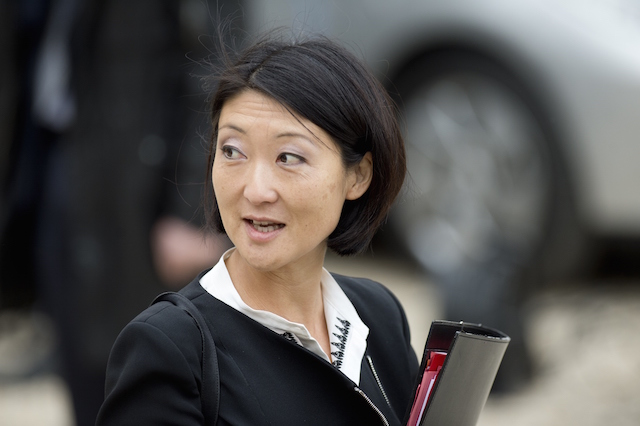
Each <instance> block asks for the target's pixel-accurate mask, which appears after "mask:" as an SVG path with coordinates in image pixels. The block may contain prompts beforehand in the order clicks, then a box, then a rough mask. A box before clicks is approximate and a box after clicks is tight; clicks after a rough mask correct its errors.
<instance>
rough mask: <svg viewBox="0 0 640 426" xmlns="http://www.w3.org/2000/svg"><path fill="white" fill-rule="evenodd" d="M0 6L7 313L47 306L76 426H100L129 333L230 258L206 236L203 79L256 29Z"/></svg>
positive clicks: (224, 12)
mask: <svg viewBox="0 0 640 426" xmlns="http://www.w3.org/2000/svg"><path fill="white" fill-rule="evenodd" d="M0 1H1V3H0V15H1V16H2V17H1V18H0V20H1V22H0V24H2V25H0V26H1V27H2V29H1V30H0V31H1V36H2V42H1V43H2V46H1V47H0V49H1V50H0V55H2V56H1V59H0V63H2V65H0V67H1V68H0V70H1V71H2V74H0V78H1V79H2V95H1V97H0V102H1V103H0V107H1V108H2V109H1V110H0V114H1V116H0V120H1V122H0V125H1V126H0V132H1V135H2V150H0V161H1V162H0V166H1V168H0V172H1V173H2V176H0V178H1V179H2V183H3V188H2V190H3V192H2V195H1V197H2V198H0V200H1V202H2V205H1V207H2V217H1V218H0V238H1V256H0V274H1V275H0V277H1V281H0V284H1V286H0V287H1V289H2V293H1V295H2V296H1V299H0V303H1V304H2V306H3V307H5V308H7V307H29V306H32V305H33V304H34V303H35V302H37V303H38V304H39V305H42V306H44V307H45V309H46V310H47V311H48V313H49V314H50V315H51V317H52V319H53V320H54V323H55V325H56V329H57V335H58V339H59V343H60V345H59V347H60V360H61V362H60V364H61V365H60V368H61V373H62V375H63V377H64V378H65V380H66V381H67V383H68V385H69V389H70V391H71V395H72V398H73V403H74V409H75V415H76V422H77V425H78V426H84V425H93V424H94V423H95V416H96V413H97V411H98V408H99V406H100V404H101V402H102V399H103V396H104V390H103V389H104V370H105V366H106V362H107V357H108V354H109V351H110V349H111V345H112V343H113V341H114V340H115V338H116V336H117V334H118V333H119V331H120V330H121V329H122V327H123V326H124V325H125V324H126V323H127V322H128V321H129V320H131V319H132V318H133V317H134V316H135V315H136V314H137V313H138V312H140V311H141V310H142V309H144V308H145V307H146V306H147V305H148V303H149V302H150V301H151V300H152V299H153V297H154V296H155V295H156V294H157V293H159V292H160V291H162V290H163V284H164V286H165V287H166V286H167V285H169V286H172V287H174V288H175V287H179V286H181V285H183V284H186V283H187V282H188V280H190V279H191V278H192V276H193V275H194V273H195V271H196V270H199V269H203V268H204V267H206V266H208V265H212V264H213V263H215V261H216V260H217V257H218V256H219V254H220V253H221V251H222V250H223V249H224V247H225V245H226V241H225V240H223V239H221V238H218V237H216V236H209V237H207V239H206V240H204V239H203V238H202V237H201V236H200V233H199V230H198V227H199V225H200V219H201V215H202V212H200V211H198V209H197V208H198V206H199V199H200V195H201V193H200V192H201V188H202V187H201V183H202V182H203V179H204V176H205V167H206V164H205V155H204V148H203V144H202V141H201V136H200V135H203V134H206V133H207V129H206V126H207V125H208V123H207V116H206V104H205V98H204V96H203V95H202V92H203V91H202V88H201V82H200V81H199V80H198V79H197V78H195V77H193V75H192V74H198V73H199V74H203V75H204V74H207V73H208V71H209V70H207V69H204V68H199V66H198V65H196V64H195V62H194V60H195V61H198V60H200V59H202V58H205V57H208V56H209V55H210V54H211V53H212V51H210V50H208V49H207V48H206V47H205V46H206V45H207V38H206V36H207V35H209V36H210V35H212V34H214V28H213V27H215V26H216V25H218V23H219V22H221V21H222V20H223V19H224V16H228V15H233V16H234V24H235V27H238V28H240V27H241V22H240V21H239V19H241V17H242V15H241V13H240V12H239V4H238V0H227V1H211V2H210V3H211V4H207V2H206V1H204V0H181V1H176V0H161V1H158V0H156V1H151V0H140V1H135V2H131V1H127V0H0ZM217 11H221V14H220V16H218V14H217ZM201 36H204V37H205V38H204V39H202V40H201V39H200V37H201ZM7 141H8V142H9V143H7Z"/></svg>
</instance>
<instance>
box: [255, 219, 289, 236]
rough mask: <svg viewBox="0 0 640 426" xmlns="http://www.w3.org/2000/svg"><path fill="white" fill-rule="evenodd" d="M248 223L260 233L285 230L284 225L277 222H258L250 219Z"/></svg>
mask: <svg viewBox="0 0 640 426" xmlns="http://www.w3.org/2000/svg"><path fill="white" fill-rule="evenodd" d="M248 222H249V223H250V224H251V226H253V228H254V229H255V230H257V231H258V232H265V233H266V232H273V231H275V230H276V229H281V228H284V223H277V222H269V221H258V220H251V219H248Z"/></svg>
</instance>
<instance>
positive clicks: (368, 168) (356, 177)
mask: <svg viewBox="0 0 640 426" xmlns="http://www.w3.org/2000/svg"><path fill="white" fill-rule="evenodd" d="M350 172H351V173H352V177H350V180H351V182H350V186H349V188H348V189H347V194H346V197H345V198H346V199H347V200H357V199H358V198H360V197H362V194H364V193H365V192H367V189H369V185H370V184H371V178H372V177H373V157H372V156H371V152H367V153H366V154H365V155H364V157H362V160H360V163H358V164H357V165H356V166H355V167H353V169H351V170H350Z"/></svg>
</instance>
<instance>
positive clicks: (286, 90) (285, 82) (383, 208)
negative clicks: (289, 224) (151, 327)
mask: <svg viewBox="0 0 640 426" xmlns="http://www.w3.org/2000/svg"><path fill="white" fill-rule="evenodd" d="M216 80H217V81H216V83H217V90H216V92H215V95H214V96H213V97H212V99H211V103H210V107H211V122H212V128H213V131H212V134H211V140H210V143H209V154H208V163H207V164H208V166H207V167H208V169H207V180H206V189H205V203H204V206H205V216H206V218H207V226H208V227H209V228H212V229H214V230H216V231H219V232H225V231H224V226H223V224H222V219H221V217H220V212H219V211H218V206H217V202H216V200H215V194H214V192H213V186H212V182H211V173H212V171H211V168H212V165H213V160H214V156H215V151H216V140H217V130H218V120H219V118H220V112H221V110H222V107H223V106H224V104H225V102H227V101H228V100H229V99H231V98H232V97H234V96H236V95H238V94H240V93H241V92H243V91H245V90H255V91H258V92H260V93H263V94H265V95H267V96H269V97H271V98H273V99H275V100H276V101H277V102H279V103H281V104H282V105H284V106H285V107H286V108H288V109H289V111H291V112H294V113H296V114H298V115H299V116H301V117H303V118H305V119H307V120H309V121H311V122H313V123H314V124H315V125H317V126H319V127H320V128H322V129H323V130H324V131H325V132H327V134H329V135H330V136H331V138H332V139H333V141H334V142H335V143H336V145H337V146H338V147H339V149H340V154H341V157H342V161H343V164H344V165H345V167H346V168H349V167H353V166H355V165H357V164H358V163H359V162H360V160H361V159H362V158H363V156H364V155H365V154H366V153H367V152H371V154H372V161H373V177H372V181H371V184H370V186H369V188H368V189H367V191H366V192H365V193H364V194H363V195H362V197H360V198H358V199H356V200H346V201H345V204H344V207H343V210H342V213H341V216H340V220H339V222H338V225H337V227H336V229H335V230H334V231H333V232H332V233H331V235H330V236H329V239H328V247H329V248H330V249H331V250H333V251H335V252H336V253H338V254H339V255H350V254H355V253H359V252H362V251H363V250H364V249H366V248H367V247H368V245H369V243H370V242H371V239H372V238H373V236H374V234H375V233H376V232H377V230H378V228H379V227H380V226H381V225H382V223H383V222H384V221H385V220H386V217H387V214H388V212H389V209H390V207H391V205H392V204H393V202H394V200H395V198H396V196H397V195H398V193H399V192H400V189H401V187H402V184H403V182H404V177H405V174H406V158H405V149H404V142H403V138H402V133H401V131H400V127H399V125H398V121H397V110H396V107H395V104H394V103H393V101H392V100H391V98H390V97H389V95H388V94H387V92H386V90H385V89H384V87H383V86H382V85H381V84H380V82H379V81H378V80H377V79H376V77H375V76H374V75H373V74H372V73H371V72H370V71H369V70H368V69H367V68H366V67H365V66H364V65H363V63H362V62H361V61H360V60H359V59H358V58H356V57H355V55H353V54H352V53H350V52H349V51H348V50H347V49H346V48H344V47H342V46H341V45H339V44H338V43H336V42H333V41H331V40H329V39H328V38H326V37H322V36H313V37H306V38H305V39H302V40H300V39H295V40H294V39H290V38H286V37H284V36H282V35H279V36H276V35H274V34H273V33H271V34H269V35H268V36H265V37H263V38H261V39H259V40H258V41H257V42H255V43H253V44H251V45H250V46H249V47H248V48H246V49H245V50H244V51H243V52H241V53H240V54H239V55H238V56H237V59H235V60H229V58H228V57H227V65H226V66H225V67H224V68H223V69H222V71H221V72H219V73H218V74H217V77H216Z"/></svg>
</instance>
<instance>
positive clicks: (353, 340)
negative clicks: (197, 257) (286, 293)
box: [200, 248, 369, 384]
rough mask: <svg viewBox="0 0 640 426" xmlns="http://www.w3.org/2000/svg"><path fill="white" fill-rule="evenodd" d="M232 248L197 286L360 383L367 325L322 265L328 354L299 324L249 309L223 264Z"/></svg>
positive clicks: (266, 312)
mask: <svg viewBox="0 0 640 426" xmlns="http://www.w3.org/2000/svg"><path fill="white" fill-rule="evenodd" d="M233 250H235V248H232V249H230V250H228V251H227V252H225V253H224V254H223V255H222V257H221V258H220V260H219V261H218V263H217V264H216V265H215V266H214V267H213V268H212V269H211V270H210V271H209V272H207V273H206V274H205V275H204V276H203V277H202V278H201V279H200V285H202V287H203V288H204V289H205V290H206V291H207V292H208V293H210V294H211V295H212V296H213V297H215V298H216V299H218V300H220V301H221V302H224V303H225V304H227V305H229V306H231V307H232V308H234V309H236V310H237V311H239V312H241V313H243V314H245V315H246V316H248V317H249V318H251V319H253V320H255V321H257V322H259V323H260V324H262V325H264V326H265V327H267V328H268V329H270V330H272V331H274V332H276V333H278V334H280V335H282V336H283V337H284V338H285V339H289V340H291V341H294V342H295V343H297V344H299V345H301V346H303V347H305V348H307V349H308V350H310V351H311V352H313V353H315V354H317V355H318V356H320V357H322V358H324V359H325V360H327V362H330V363H332V364H333V365H334V366H335V367H336V368H338V369H339V370H340V371H341V372H342V373H344V374H345V375H346V376H347V377H349V378H350V379H351V380H352V381H354V382H355V383H357V384H360V366H361V363H362V358H363V357H364V353H365V351H366V349H367V336H368V335H369V328H368V327H367V326H366V325H365V324H364V323H363V322H362V320H361V319H360V316H359V315H358V313H357V312H356V309H355V308H354V307H353V304H352V303H351V301H350V300H349V298H348V297H347V295H346V294H344V292H343V291H342V289H341V288H340V286H339V285H338V283H337V282H336V280H335V279H333V277H332V276H331V274H330V273H329V272H328V271H327V270H326V269H324V268H322V277H321V280H320V281H321V284H322V298H323V301H324V316H325V319H326V321H327V330H329V340H330V342H331V354H326V353H325V352H324V351H323V350H322V347H321V346H320V344H319V343H318V341H317V340H316V339H314V338H313V337H312V336H311V334H309V331H308V330H307V328H306V327H305V326H304V325H303V324H299V323H295V322H291V321H289V320H287V319H285V318H283V317H281V316H280V315H276V314H274V313H273V312H269V311H263V310H257V309H253V308H251V307H250V306H249V305H247V304H246V303H244V301H243V300H242V298H241V297H240V294H239V293H238V291H237V290H236V288H235V286H234V285H233V282H232V281H231V277H230V276H229V271H228V270H227V265H226V264H225V260H226V259H227V258H229V256H230V255H231V253H232V252H233Z"/></svg>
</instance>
